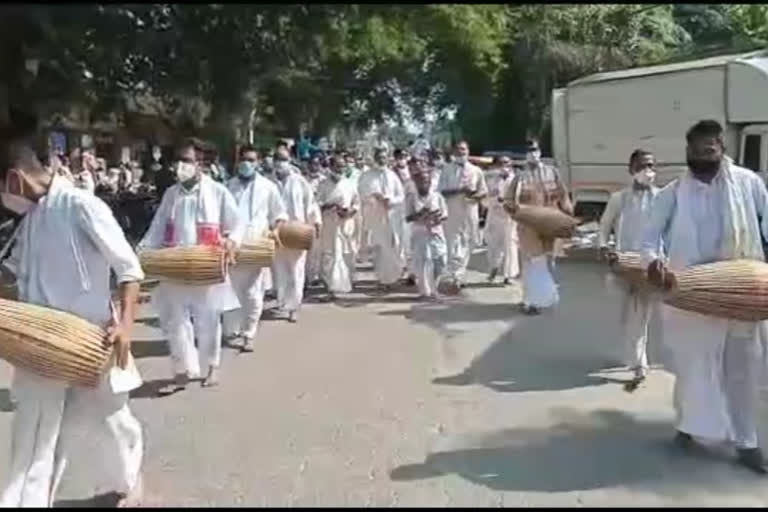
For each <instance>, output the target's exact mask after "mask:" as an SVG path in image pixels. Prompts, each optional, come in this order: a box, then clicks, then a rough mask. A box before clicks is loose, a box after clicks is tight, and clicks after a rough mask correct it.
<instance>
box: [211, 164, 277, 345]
mask: <svg viewBox="0 0 768 512" xmlns="http://www.w3.org/2000/svg"><path fill="white" fill-rule="evenodd" d="M228 186H229V190H230V191H231V192H232V195H233V196H234V197H235V200H236V201H237V209H238V215H239V217H240V225H241V226H243V230H244V234H243V240H244V241H245V242H247V241H249V240H251V239H254V238H259V237H262V236H265V235H266V234H267V233H268V231H269V230H270V229H272V228H274V227H275V224H276V223H277V222H278V221H280V220H288V214H287V212H286V209H285V203H284V202H283V198H282V197H281V196H280V190H279V189H278V188H277V185H275V183H274V182H272V181H271V180H268V179H267V178H265V177H263V176H261V175H256V176H254V178H253V180H251V181H248V182H244V181H242V180H241V179H240V178H237V177H235V178H232V179H231V180H229V184H228ZM268 270H269V268H252V267H239V266H238V265H235V268H233V269H232V272H231V279H232V286H233V287H234V289H235V292H236V293H237V297H238V299H239V300H240V304H241V306H242V307H241V308H240V309H239V310H236V311H230V312H228V313H225V314H224V332H225V334H226V335H229V336H232V335H242V336H243V337H244V338H246V339H249V340H252V339H254V338H255V337H256V334H257V331H258V328H259V320H260V319H261V313H262V311H263V310H264V291H265V290H266V283H265V275H266V273H267V271H268Z"/></svg>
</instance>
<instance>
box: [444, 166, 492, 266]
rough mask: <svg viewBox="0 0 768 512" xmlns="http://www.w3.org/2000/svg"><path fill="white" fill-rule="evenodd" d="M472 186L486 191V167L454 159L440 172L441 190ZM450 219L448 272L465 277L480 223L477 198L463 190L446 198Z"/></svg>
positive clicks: (447, 227)
mask: <svg viewBox="0 0 768 512" xmlns="http://www.w3.org/2000/svg"><path fill="white" fill-rule="evenodd" d="M463 187H469V188H470V189H471V190H474V191H475V192H476V193H478V194H480V195H487V194H488V188H487V186H486V184H485V176H484V175H483V171H482V170H481V169H480V168H479V167H477V166H475V165H473V164H471V163H466V164H464V165H460V164H456V163H452V164H450V165H448V166H446V167H445V168H444V169H443V171H442V173H441V174H440V183H439V185H438V190H440V192H445V191H448V190H458V189H460V188H463ZM445 203H446V206H447V207H448V220H447V221H446V222H445V238H446V245H447V249H448V273H449V274H451V275H452V276H453V277H454V278H455V279H456V280H458V281H462V280H463V279H464V274H465V273H466V270H467V265H468V264H469V258H470V256H471V255H472V249H473V248H474V246H475V236H476V233H477V225H478V222H479V220H478V218H479V217H478V202H477V201H475V200H469V199H467V197H466V196H464V194H457V195H454V196H451V197H446V198H445Z"/></svg>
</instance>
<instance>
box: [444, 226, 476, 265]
mask: <svg viewBox="0 0 768 512" xmlns="http://www.w3.org/2000/svg"><path fill="white" fill-rule="evenodd" d="M468 226H469V224H468V222H467V218H466V217H465V216H458V215H453V216H450V214H449V217H448V219H447V220H446V221H445V224H444V227H445V243H446V248H447V252H448V273H449V274H451V275H452V276H453V277H454V278H455V279H457V280H462V279H463V277H464V273H465V271H466V268H467V264H468V263H469V257H470V238H471V234H470V232H469V230H468V229H467V228H468Z"/></svg>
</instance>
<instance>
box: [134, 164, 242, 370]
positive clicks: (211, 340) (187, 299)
mask: <svg viewBox="0 0 768 512" xmlns="http://www.w3.org/2000/svg"><path fill="white" fill-rule="evenodd" d="M242 231H243V228H242V226H241V225H240V222H239V218H238V211H237V204H236V203H235V199H234V197H232V194H231V193H230V192H229V191H228V190H227V189H226V188H225V187H224V186H223V185H221V184H219V183H217V182H215V181H213V180H212V179H211V178H209V177H208V176H205V175H203V176H201V177H200V182H199V183H198V184H197V185H195V186H194V187H193V188H192V189H191V190H186V189H185V188H184V187H182V186H181V185H180V184H176V185H174V186H172V187H171V188H169V189H168V190H166V192H165V194H164V195H163V199H162V201H161V202H160V206H159V207H158V209H157V212H156V213H155V217H154V218H153V219H152V224H151V225H150V227H149V229H148V230H147V233H146V234H145V235H144V238H143V239H142V241H141V242H140V243H139V250H144V249H159V248H162V247H188V246H193V245H199V244H202V245H216V244H218V243H219V242H220V240H221V237H222V236H223V235H225V234H228V235H229V237H230V238H231V239H232V240H233V241H235V243H239V242H240V240H241V239H242ZM154 298H155V299H156V300H157V302H161V303H163V306H162V309H163V311H164V313H165V314H166V315H167V316H166V318H165V329H166V332H167V335H168V341H169V345H170V349H171V350H170V352H171V362H172V366H173V369H174V372H175V373H177V374H180V373H187V374H189V375H191V376H194V375H195V374H196V370H198V365H195V364H194V362H193V361H194V359H195V355H197V359H198V363H199V371H206V370H207V369H208V368H210V367H218V366H219V365H220V363H221V340H220V339H219V336H220V328H219V316H220V315H221V313H222V312H225V311H230V310H232V309H237V308H238V307H239V306H240V304H239V301H238V299H237V296H236V295H235V292H234V291H233V289H232V285H231V283H230V281H229V279H228V280H227V282H225V283H222V284H218V285H205V286H199V285H188V284H180V283H175V282H170V281H166V280H161V281H160V284H159V285H158V287H157V290H156V291H155V294H154ZM191 319H194V334H195V337H196V338H197V342H198V345H199V350H196V349H195V344H194V341H195V340H194V339H193V338H190V336H189V334H190V329H189V322H190V321H192V320H191Z"/></svg>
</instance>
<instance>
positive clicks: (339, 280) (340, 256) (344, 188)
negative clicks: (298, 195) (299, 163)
mask: <svg viewBox="0 0 768 512" xmlns="http://www.w3.org/2000/svg"><path fill="white" fill-rule="evenodd" d="M345 170H346V161H345V159H344V157H342V156H341V155H336V156H334V157H333V158H332V159H331V172H330V173H329V175H328V177H327V178H326V179H325V180H323V182H322V183H321V184H320V189H319V192H318V198H317V201H318V203H319V204H320V211H321V212H322V215H323V224H322V228H321V231H320V247H321V251H322V276H323V280H324V281H325V285H326V288H327V289H328V294H329V297H330V299H331V300H334V299H335V298H336V296H337V294H339V293H349V292H351V291H352V285H353V282H354V278H355V257H356V254H355V253H356V246H355V240H354V217H355V214H356V213H357V211H358V210H359V209H360V198H359V195H358V192H357V187H356V186H355V183H354V182H353V181H352V180H351V179H349V178H347V177H346V176H345Z"/></svg>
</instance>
